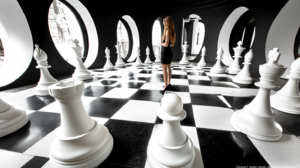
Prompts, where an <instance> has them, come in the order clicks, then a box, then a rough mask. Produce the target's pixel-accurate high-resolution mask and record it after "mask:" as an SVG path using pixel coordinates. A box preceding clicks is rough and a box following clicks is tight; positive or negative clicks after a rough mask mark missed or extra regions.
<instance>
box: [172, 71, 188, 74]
mask: <svg viewBox="0 0 300 168" xmlns="http://www.w3.org/2000/svg"><path fill="white" fill-rule="evenodd" d="M172 75H186V71H178V70H173V71H172Z"/></svg>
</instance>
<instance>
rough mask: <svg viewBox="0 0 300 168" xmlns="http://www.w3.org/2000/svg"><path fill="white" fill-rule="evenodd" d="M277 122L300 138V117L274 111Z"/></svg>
mask: <svg viewBox="0 0 300 168" xmlns="http://www.w3.org/2000/svg"><path fill="white" fill-rule="evenodd" d="M273 112H274V113H275V120H276V121H277V122H278V123H279V124H280V125H281V126H282V127H283V128H284V129H285V130H286V131H288V132H290V133H292V134H294V135H296V136H300V115H293V114H287V113H284V112H281V111H279V110H276V109H273Z"/></svg>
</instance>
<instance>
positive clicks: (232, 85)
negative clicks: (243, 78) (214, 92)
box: [212, 81, 239, 88]
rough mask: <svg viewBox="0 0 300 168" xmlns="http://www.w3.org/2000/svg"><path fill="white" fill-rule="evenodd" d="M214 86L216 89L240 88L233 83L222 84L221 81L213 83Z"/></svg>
mask: <svg viewBox="0 0 300 168" xmlns="http://www.w3.org/2000/svg"><path fill="white" fill-rule="evenodd" d="M212 84H213V86H215V87H229V88H239V87H238V86H235V85H234V83H233V82H220V81H213V82H212Z"/></svg>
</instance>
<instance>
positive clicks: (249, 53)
mask: <svg viewBox="0 0 300 168" xmlns="http://www.w3.org/2000/svg"><path fill="white" fill-rule="evenodd" d="M252 58H253V52H252V49H251V50H250V51H248V52H247V54H246V55H245V60H246V61H251V60H252Z"/></svg>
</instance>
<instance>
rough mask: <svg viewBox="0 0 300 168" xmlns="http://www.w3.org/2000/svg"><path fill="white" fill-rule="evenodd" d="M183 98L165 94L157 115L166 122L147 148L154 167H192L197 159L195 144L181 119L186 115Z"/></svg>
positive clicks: (149, 160) (150, 161)
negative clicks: (183, 127) (183, 126)
mask: <svg viewBox="0 0 300 168" xmlns="http://www.w3.org/2000/svg"><path fill="white" fill-rule="evenodd" d="M182 106H183V104H182V100H181V98H180V97H179V96H178V95H176V94H174V93H169V94H165V95H164V97H163V98H162V101H161V107H160V108H159V109H158V110H157V115H158V117H159V118H161V119H162V120H163V121H164V122H163V124H162V127H161V128H160V129H159V130H157V131H156V132H155V133H154V134H153V135H152V137H151V139H150V141H149V145H148V149H147V155H148V162H149V163H150V165H151V166H152V167H153V168H157V167H168V168H191V167H192V166H193V164H194V161H195V149H194V144H193V142H192V140H191V139H190V137H189V136H188V135H187V134H186V133H185V132H184V131H183V130H182V128H181V125H180V121H181V120H183V119H184V118H185V117H186V111H185V110H184V109H182Z"/></svg>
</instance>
